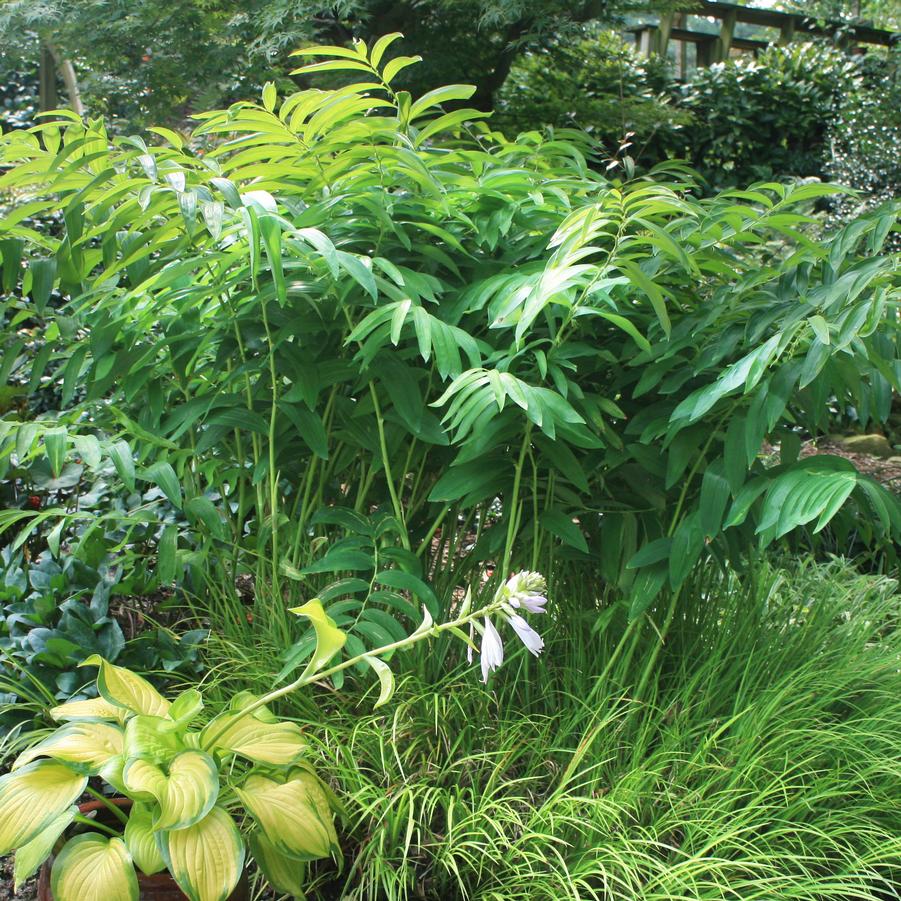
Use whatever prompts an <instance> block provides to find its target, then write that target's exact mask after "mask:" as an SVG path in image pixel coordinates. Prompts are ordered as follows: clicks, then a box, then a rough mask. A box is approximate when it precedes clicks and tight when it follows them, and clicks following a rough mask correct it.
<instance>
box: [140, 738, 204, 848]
mask: <svg viewBox="0 0 901 901" xmlns="http://www.w3.org/2000/svg"><path fill="white" fill-rule="evenodd" d="M122 778H123V781H124V782H125V786H126V788H127V789H128V791H129V792H130V793H131V792H133V793H134V794H135V796H136V797H139V798H145V797H147V796H148V795H149V796H150V797H151V798H153V799H155V800H156V801H157V803H158V804H159V813H158V814H157V816H156V818H155V819H154V822H153V828H154V830H155V831H161V830H167V829H185V828H187V827H188V826H193V825H194V824H195V823H197V822H198V821H199V820H202V819H203V818H204V817H205V816H206V815H207V814H208V813H209V812H210V810H211V809H212V807H213V805H214V804H215V803H216V799H217V798H218V797H219V770H218V768H217V766H216V761H215V760H213V758H212V757H211V756H210V755H209V754H206V753H204V752H203V751H195V750H189V751H182V752H181V753H180V754H176V755H175V757H173V758H172V760H171V761H170V762H169V765H168V772H164V771H163V770H162V769H161V768H160V767H159V766H157V765H156V764H154V763H151V762H150V761H148V760H140V759H133V760H129V761H128V762H127V763H126V764H125V769H124V770H123V773H122Z"/></svg>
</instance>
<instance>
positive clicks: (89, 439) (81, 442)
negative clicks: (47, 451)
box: [72, 435, 102, 470]
mask: <svg viewBox="0 0 901 901" xmlns="http://www.w3.org/2000/svg"><path fill="white" fill-rule="evenodd" d="M72 441H73V443H74V444H75V453H76V454H78V456H79V457H80V458H81V460H82V462H83V463H84V465H85V466H87V467H88V469H93V470H96V469H97V468H98V467H99V466H100V463H101V458H102V455H101V452H100V442H99V441H98V440H97V438H96V437H95V436H94V435H76V436H75V437H74V438H73V439H72Z"/></svg>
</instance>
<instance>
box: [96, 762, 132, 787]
mask: <svg viewBox="0 0 901 901" xmlns="http://www.w3.org/2000/svg"><path fill="white" fill-rule="evenodd" d="M124 768H125V755H124V754H117V755H116V756H115V757H110V759H109V760H107V762H106V763H105V764H103V766H102V767H100V769H99V770H98V771H97V775H98V776H99V777H100V778H101V779H102V780H103V781H104V782H106V783H107V784H108V785H111V786H112V787H113V788H114V789H115V790H116V791H117V792H118V793H119V794H120V795H124V794H125V793H126V788H125V781H124V780H123V779H122V770H123V769H124Z"/></svg>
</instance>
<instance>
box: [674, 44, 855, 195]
mask: <svg viewBox="0 0 901 901" xmlns="http://www.w3.org/2000/svg"><path fill="white" fill-rule="evenodd" d="M858 82H859V72H858V67H857V64H856V63H855V62H854V60H853V59H852V58H850V57H849V56H847V55H846V54H845V53H842V52H840V51H838V50H833V49H831V48H829V47H825V46H819V45H814V44H791V45H789V46H788V47H769V48H767V49H766V50H763V51H762V52H761V53H760V54H759V55H758V56H757V57H756V58H751V57H746V56H743V57H739V58H736V59H733V60H729V61H728V62H725V63H716V64H715V65H712V66H710V67H707V68H699V69H698V70H697V71H696V72H695V73H694V74H693V76H692V77H691V79H690V80H689V81H688V82H687V83H686V84H685V86H684V88H683V99H682V101H681V105H682V106H683V107H684V108H685V109H687V110H690V111H691V112H692V113H693V122H692V126H691V129H690V130H688V131H686V135H685V136H686V138H688V141H687V142H686V144H685V145H684V146H685V147H686V155H687V157H688V158H689V159H690V160H692V161H693V163H694V165H696V166H697V167H698V168H699V170H700V171H701V173H702V174H703V175H704V177H705V178H706V179H707V180H708V181H709V182H710V183H711V184H712V185H714V186H717V187H723V186H733V185H747V184H749V183H751V182H754V181H762V180H769V179H772V178H776V177H779V178H782V177H784V176H789V175H795V176H822V174H823V171H824V169H823V166H824V160H825V157H826V154H827V146H828V145H827V133H828V130H829V123H830V122H831V121H832V120H833V118H834V116H835V113H836V108H837V106H838V104H839V99H840V97H842V96H843V95H844V94H846V93H847V92H849V91H856V90H857V89H858V87H859V85H858Z"/></svg>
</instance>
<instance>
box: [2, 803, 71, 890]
mask: <svg viewBox="0 0 901 901" xmlns="http://www.w3.org/2000/svg"><path fill="white" fill-rule="evenodd" d="M76 813H78V808H77V807H76V806H75V805H74V804H73V805H72V806H71V807H70V808H69V809H68V810H64V811H63V812H62V813H61V814H60V815H59V816H58V817H56V819H54V820H52V821H51V822H50V823H49V824H48V825H47V826H45V827H44V828H43V829H42V830H41V831H40V832H39V833H38V834H37V835H36V836H35V837H34V838H33V839H32V840H31V841H30V842H28V844H27V845H22V847H21V848H19V849H18V851H16V862H15V866H14V868H13V880H14V882H15V891H18V890H19V886H20V885H21V884H22V883H23V882H24V881H25V880H26V879H28V878H29V877H30V876H33V875H34V874H35V873H36V872H37V870H38V867H39V866H40V865H41V864H42V863H43V862H44V861H45V860H46V859H47V858H48V857H49V856H50V852H51V851H53V846H54V845H55V844H56V840H57V839H58V838H59V837H60V836H61V835H62V834H63V833H64V832H65V831H66V829H67V828H68V827H69V824H70V823H71V822H72V820H73V818H74V817H75V814H76Z"/></svg>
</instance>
